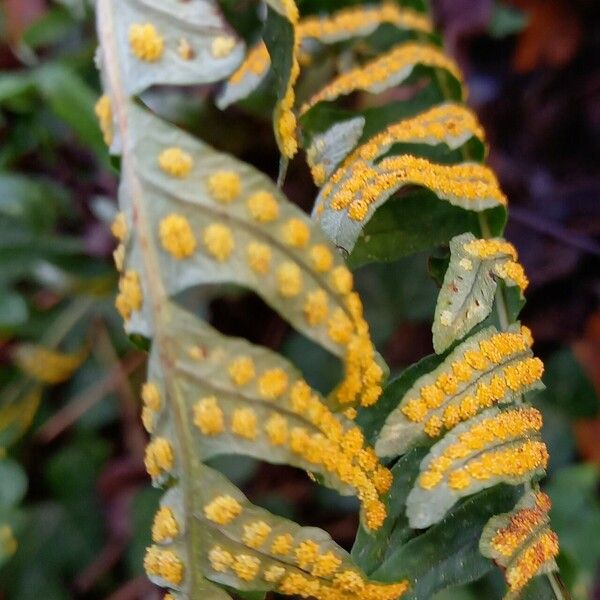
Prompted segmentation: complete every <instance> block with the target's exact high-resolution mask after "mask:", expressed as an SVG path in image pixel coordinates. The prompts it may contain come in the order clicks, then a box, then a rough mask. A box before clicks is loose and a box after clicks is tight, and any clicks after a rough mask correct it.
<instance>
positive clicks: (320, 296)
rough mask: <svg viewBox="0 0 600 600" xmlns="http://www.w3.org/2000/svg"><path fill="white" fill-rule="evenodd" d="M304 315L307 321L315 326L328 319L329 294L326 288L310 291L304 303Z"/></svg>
mask: <svg viewBox="0 0 600 600" xmlns="http://www.w3.org/2000/svg"><path fill="white" fill-rule="evenodd" d="M303 310H304V317H305V319H306V322H307V323H308V324H309V325H310V326H311V327H315V326H316V325H320V324H321V323H322V322H323V321H325V320H326V319H327V313H328V308H327V294H326V293H325V291H324V290H320V289H319V290H315V291H314V292H309V293H308V294H307V295H306V301H305V303H304V308H303Z"/></svg>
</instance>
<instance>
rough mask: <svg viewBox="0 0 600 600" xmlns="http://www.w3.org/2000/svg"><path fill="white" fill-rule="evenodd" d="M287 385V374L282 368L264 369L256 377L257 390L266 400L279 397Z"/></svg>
mask: <svg viewBox="0 0 600 600" xmlns="http://www.w3.org/2000/svg"><path fill="white" fill-rule="evenodd" d="M287 386H288V374H287V373H286V372H285V371H284V370H283V369H279V368H277V369H270V370H269V371H265V372H264V373H263V374H262V375H261V376H260V378H259V379H258V391H259V392H260V395H261V396H262V397H263V398H265V399H267V400H275V399H276V398H279V396H281V395H282V394H283V393H284V392H285V390H286V389H287Z"/></svg>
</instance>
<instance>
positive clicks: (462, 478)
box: [448, 469, 471, 490]
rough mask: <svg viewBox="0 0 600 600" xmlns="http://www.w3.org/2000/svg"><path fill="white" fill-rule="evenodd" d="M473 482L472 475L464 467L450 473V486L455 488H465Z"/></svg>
mask: <svg viewBox="0 0 600 600" xmlns="http://www.w3.org/2000/svg"><path fill="white" fill-rule="evenodd" d="M470 484H471V477H470V476H469V474H468V473H467V471H465V470H464V469H457V470H456V471H453V472H452V473H450V475H448V486H449V487H450V489H453V490H464V489H466V488H468V487H469V485H470Z"/></svg>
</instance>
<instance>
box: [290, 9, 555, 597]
mask: <svg viewBox="0 0 600 600" xmlns="http://www.w3.org/2000/svg"><path fill="white" fill-rule="evenodd" d="M332 19H333V15H330V16H328V17H323V18H322V23H321V25H322V26H325V24H326V23H328V22H329V21H330V20H332ZM314 27H317V26H316V25H315V26H314ZM413 27H415V29H416V26H413ZM349 29H351V27H349ZM353 51H354V52H353ZM345 52H346V54H345V59H346V60H345V62H344V65H345V66H346V68H345V69H342V72H340V73H339V74H338V75H337V76H335V77H334V78H333V79H332V80H331V81H330V82H328V83H326V84H325V85H324V86H323V87H322V89H321V90H320V91H318V92H317V93H316V94H314V95H313V96H312V97H310V98H309V99H308V100H307V101H306V102H305V103H304V104H303V105H302V107H301V109H300V115H301V118H300V125H301V128H302V135H301V139H302V140H303V143H304V146H305V150H306V154H307V160H308V163H309V166H310V167H311V171H312V174H313V179H314V180H315V183H316V184H317V185H318V186H319V187H321V190H320V192H319V196H318V198H317V202H316V204H315V208H314V211H313V216H314V218H315V219H316V221H318V222H319V224H320V225H321V227H322V228H323V230H324V231H325V233H326V234H327V236H328V237H329V239H331V240H332V241H333V242H334V243H335V244H336V245H338V246H340V247H342V248H344V249H345V250H347V251H348V252H349V253H351V255H350V261H351V262H352V263H353V264H362V263H363V262H368V261H373V260H387V261H389V260H393V259H395V258H396V257H397V256H401V255H403V254H408V253H411V252H415V251H417V250H428V249H431V248H432V247H434V246H436V245H438V244H443V243H448V242H449V243H450V261H449V266H448V268H447V269H446V271H445V275H444V282H443V287H442V291H441V293H440V296H439V299H438V303H437V308H436V313H435V319H434V324H433V342H434V348H435V350H436V353H437V354H438V356H431V357H427V358H425V359H424V360H423V361H421V363H419V364H417V365H414V366H413V367H411V368H410V369H408V370H407V371H406V373H405V374H403V375H402V376H401V377H400V378H399V379H398V380H396V381H392V382H391V383H390V384H389V385H388V388H387V389H386V391H384V396H383V399H382V402H381V403H380V405H379V406H378V409H377V410H376V411H374V412H373V413H371V414H368V413H365V414H363V415H360V417H359V422H360V423H361V424H362V425H363V427H364V430H365V433H366V434H367V435H368V436H369V437H370V438H371V439H373V441H374V443H375V447H376V451H377V453H378V454H379V455H380V456H387V457H395V456H398V455H404V457H403V458H402V459H401V460H400V461H399V462H398V467H399V466H400V465H403V466H404V467H405V468H406V469H408V471H407V477H405V478H402V477H401V476H400V473H398V472H395V483H394V487H393V489H392V491H391V492H390V494H389V496H388V497H387V499H386V502H387V504H388V513H389V514H390V515H394V516H393V517H392V516H391V517H390V519H389V520H388V521H386V522H385V523H384V526H383V527H382V528H381V529H380V530H379V532H374V533H372V534H370V533H369V532H364V535H361V534H359V537H358V540H357V547H356V552H355V555H356V556H357V557H361V560H364V561H365V562H363V564H366V565H368V566H369V570H371V569H372V570H373V573H374V575H375V576H381V577H389V576H390V573H391V572H394V573H400V574H405V573H407V570H406V569H404V568H403V567H402V564H401V563H400V562H393V561H392V560H391V558H390V557H389V555H388V553H389V552H390V550H389V549H386V548H385V547H384V545H385V544H386V543H388V544H389V543H390V542H389V540H390V539H395V540H396V542H397V543H398V545H399V547H400V549H399V550H396V551H395V556H396V557H397V559H398V561H400V557H401V558H402V559H404V560H409V561H410V557H409V556H408V555H407V554H405V553H403V549H404V547H405V548H406V549H407V551H408V548H409V547H410V548H411V552H412V551H413V549H414V547H415V546H416V545H417V544H416V542H415V544H414V545H413V544H412V543H411V541H408V540H411V539H412V537H413V535H414V533H413V532H411V528H418V529H421V528H431V529H430V530H429V531H428V532H427V533H426V534H424V536H426V535H428V534H429V533H430V532H433V531H434V530H435V529H436V528H437V527H441V526H442V525H443V524H444V523H451V522H452V518H453V511H454V509H453V508H452V507H453V506H454V505H455V504H456V502H457V501H458V500H459V499H461V498H463V497H465V496H471V495H473V494H477V493H478V492H481V490H484V489H486V488H490V487H495V486H497V484H499V483H505V484H509V485H512V486H519V485H520V484H525V486H527V487H528V488H529V487H531V482H532V481H535V480H536V479H537V478H539V477H540V476H541V475H542V474H543V472H544V469H545V466H546V463H547V460H548V455H547V450H546V447H545V445H544V443H543V442H542V441H541V437H540V430H541V427H542V418H541V414H540V413H539V412H538V411H537V410H536V409H534V408H531V407H530V406H529V405H528V404H526V403H525V402H524V393H526V392H528V391H529V390H532V389H535V388H539V387H540V386H541V382H540V379H541V376H542V372H543V365H542V363H541V361H539V359H537V358H535V357H533V354H532V352H531V345H532V339H531V334H530V332H529V330H528V329H527V328H525V327H521V328H520V327H518V326H517V325H515V324H511V322H513V321H514V320H515V319H516V318H517V314H518V309H520V307H521V306H522V303H523V292H524V290H525V289H526V287H527V284H528V280H527V277H526V276H525V273H524V270H523V267H522V266H521V265H520V264H519V262H518V257H517V253H516V250H515V248H514V247H513V246H512V245H511V244H510V243H509V242H507V241H505V240H504V239H502V237H501V235H502V231H503V227H504V221H505V216H506V205H507V199H506V197H505V195H504V193H503V192H502V190H501V188H500V186H499V183H498V180H497V178H496V176H495V174H494V173H493V171H492V170H491V169H489V168H488V167H487V166H485V164H483V163H484V160H485V157H486V154H487V152H486V146H485V143H486V142H485V135H484V132H483V130H482V128H481V126H480V124H479V122H478V120H477V118H476V117H475V116H474V115H473V114H472V113H471V112H470V111H469V109H468V108H466V107H465V106H464V105H463V104H462V101H463V100H464V98H465V97H466V92H465V89H464V85H463V82H462V75H461V73H460V70H459V69H458V67H457V65H456V64H455V63H454V62H453V61H452V60H451V59H450V58H449V57H447V56H446V55H445V54H444V53H443V51H442V50H441V49H440V48H439V47H438V46H437V45H436V44H435V41H434V40H432V41H431V42H426V41H425V38H424V37H423V36H417V37H416V38H414V41H408V42H406V41H405V42H404V43H401V44H396V45H391V46H387V47H386V46H385V45H382V46H378V44H377V43H376V42H374V41H373V40H372V39H367V40H363V43H362V45H361V47H360V48H359V47H358V46H356V47H354V48H352V46H350V45H348V46H346V47H345ZM365 54H366V55H368V56H373V55H375V57H374V58H370V59H369V60H366V61H365V60H363V58H362V57H363V56H364V55H365ZM352 61H354V62H352ZM347 65H350V66H349V67H348V66H347ZM307 68H310V67H307ZM417 81H418V86H416V87H418V88H419V89H421V90H422V91H420V92H417V93H415V92H414V90H412V89H411V88H410V87H409V86H408V85H406V84H408V83H416V82H417ZM399 84H402V85H406V88H405V95H406V96H409V98H408V99H407V100H406V101H402V100H400V101H393V102H387V103H386V102H385V100H384V102H383V103H382V102H381V101H380V102H378V106H377V107H374V108H365V109H360V108H356V107H360V106H361V103H360V102H356V103H355V104H354V106H355V108H348V107H351V106H352V104H351V103H350V102H349V101H348V97H349V96H351V95H358V94H365V95H367V94H371V95H374V94H381V93H384V92H387V91H388V90H389V89H391V88H392V87H394V86H397V85H399ZM384 98H385V96H384ZM342 103H343V106H344V108H341V105H342ZM370 103H371V98H370V97H368V102H366V104H367V105H368V104H370ZM363 104H365V103H363ZM415 188H421V189H420V190H415ZM440 200H443V201H445V202H440ZM444 205H446V207H445V208H444ZM499 281H501V282H502V283H501V285H498V283H499ZM516 295H518V299H517V296H516ZM509 301H510V304H509ZM494 308H496V311H497V313H498V318H497V322H498V324H499V329H497V328H495V327H487V328H486V329H483V330H481V331H476V330H475V328H476V327H477V325H479V324H480V323H482V322H483V321H485V320H486V319H488V318H490V315H491V313H492V310H493V309H494ZM490 321H491V318H490ZM474 331H475V332H474ZM432 443H433V445H431V444H432ZM421 446H422V447H424V448H428V447H429V450H428V451H427V454H426V456H425V457H424V458H422V461H421V464H420V467H419V475H418V476H414V477H411V476H409V475H410V473H414V471H415V463H414V461H416V460H417V459H418V458H417V457H418V456H419V453H421V452H425V451H426V450H423V449H421V448H420V447H421ZM411 461H412V462H411ZM395 469H396V467H394V470H395ZM411 488H412V489H411ZM408 489H411V491H410V493H408ZM398 498H403V499H404V500H401V501H399V500H398ZM477 498H478V495H475V496H473V506H475V505H476V501H477ZM462 506H465V505H460V507H462ZM392 507H393V508H392ZM402 511H405V515H403V514H402ZM444 517H446V519H444ZM403 519H407V522H403ZM442 519H444V520H443V521H442V522H441V523H440V520H442ZM484 522H485V521H484ZM436 524H437V525H436ZM545 525H547V522H545ZM481 526H482V525H479V527H480V529H479V532H477V537H478V534H479V533H480V532H481ZM383 532H385V533H383ZM386 536H391V537H390V538H388V537H386ZM394 536H398V537H397V538H394ZM424 536H422V537H424ZM420 537H421V536H419V537H417V539H419V538H420ZM384 538H385V539H384ZM544 540H545V541H546V542H548V544H547V547H546V550H547V554H548V556H549V560H550V559H551V558H553V556H550V555H554V554H556V552H557V546H556V544H555V542H556V539H555V536H554V534H551V533H549V530H548V533H547V535H546V536H545V537H544ZM550 541H552V543H550ZM473 542H474V540H473V539H470V540H469V542H468V544H469V546H468V547H469V548H470V549H471V550H470V551H472V553H474V552H476V548H475V547H474V543H473ZM546 542H544V543H546ZM404 544H405V545H404ZM540 547H541V546H540ZM391 552H393V551H391ZM486 552H487V551H486ZM486 552H484V554H486ZM470 556H472V554H470ZM486 556H491V555H490V554H489V553H487V554H486ZM494 558H496V556H495V555H494ZM388 559H389V560H388ZM375 560H383V561H384V566H382V567H380V568H379V569H376V568H375ZM416 560H418V559H416ZM542 562H544V561H542ZM499 564H502V563H499ZM502 566H506V564H503V565H502ZM539 567H540V565H539V564H537V563H536V562H535V560H534V558H533V551H531V552H530V553H529V554H527V556H526V557H524V558H523V563H522V564H519V566H517V567H515V572H514V573H513V574H512V575H511V576H510V578H511V581H513V582H514V581H517V580H519V581H520V583H521V584H522V585H524V583H525V582H526V581H528V580H529V578H530V577H532V576H533V575H535V574H536V573H541V572H543V571H544V569H541V568H539ZM516 573H519V574H520V575H517V574H516ZM522 574H526V576H525V575H523V577H521V575H522ZM456 581H457V582H458V581H461V579H460V575H457V576H456ZM417 587H418V586H417ZM434 587H435V586H434ZM509 587H510V588H511V590H512V591H515V589H516V588H515V587H514V585H513V584H512V583H510V581H509ZM423 589H426V590H427V591H428V592H430V593H433V592H432V589H433V588H427V587H426V586H425V587H424V588H423ZM435 589H440V588H439V587H438V588H435ZM419 591H421V590H419ZM434 591H435V590H434ZM425 597H428V596H425Z"/></svg>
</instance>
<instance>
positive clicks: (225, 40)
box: [210, 35, 235, 58]
mask: <svg viewBox="0 0 600 600" xmlns="http://www.w3.org/2000/svg"><path fill="white" fill-rule="evenodd" d="M234 48H235V38H234V37H232V36H230V35H220V36H218V37H216V38H215V39H214V40H213V41H212V43H211V45H210V52H211V54H212V55H213V56H214V57H215V58H225V57H226V56H229V55H230V54H231V51H232V50H233V49H234Z"/></svg>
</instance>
